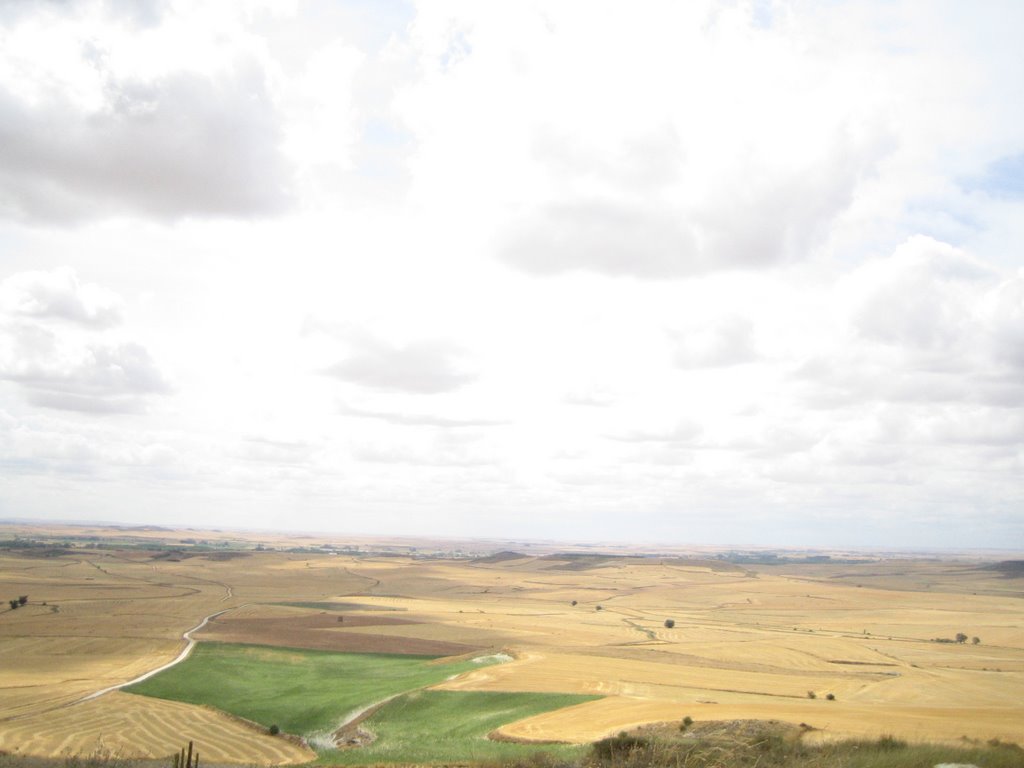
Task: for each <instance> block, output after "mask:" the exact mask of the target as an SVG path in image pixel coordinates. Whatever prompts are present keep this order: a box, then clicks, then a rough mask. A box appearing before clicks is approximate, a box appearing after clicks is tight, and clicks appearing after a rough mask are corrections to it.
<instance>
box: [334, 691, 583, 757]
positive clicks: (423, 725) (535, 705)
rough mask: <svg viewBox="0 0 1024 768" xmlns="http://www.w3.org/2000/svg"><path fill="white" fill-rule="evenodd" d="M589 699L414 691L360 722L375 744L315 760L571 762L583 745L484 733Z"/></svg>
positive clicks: (517, 694)
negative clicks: (538, 758)
mask: <svg viewBox="0 0 1024 768" xmlns="http://www.w3.org/2000/svg"><path fill="white" fill-rule="evenodd" d="M595 698H598V697H596V696H576V695H571V694H558V693H483V692H457V691H417V692H415V693H409V694H406V695H404V696H400V697H398V698H397V699H395V700H393V701H390V702H388V703H387V704H385V705H384V706H383V707H381V708H380V709H379V710H378V711H377V712H375V713H374V715H373V716H372V717H371V718H369V719H368V720H366V721H364V722H363V723H362V726H363V727H364V728H366V729H367V730H369V731H371V732H372V733H373V734H374V735H376V737H377V740H376V741H375V742H373V743H372V744H370V745H368V746H365V747H359V748H355V749H343V750H327V751H324V752H323V753H321V756H320V759H319V761H318V762H320V763H326V764H330V765H356V764H363V763H406V764H409V763H447V762H452V761H455V762H476V761H491V760H506V759H515V758H523V757H525V756H527V755H529V754H532V753H535V752H539V751H543V752H548V753H552V754H554V755H555V756H557V757H559V758H561V759H565V760H571V759H572V758H574V757H578V756H580V755H582V753H583V751H584V750H585V749H586V748H585V747H576V746H568V745H544V746H527V745H522V744H510V743H506V742H499V741H491V740H489V739H488V738H487V734H488V733H490V732H491V731H492V730H494V729H495V728H497V727H498V726H500V725H504V724H506V723H511V722H514V721H516V720H521V719H522V718H524V717H530V716H531V715H537V714H540V713H541V712H548V711H550V710H553V709H561V708H562V707H569V706H572V705H573V704H580V703H582V702H584V701H591V700H593V699H595Z"/></svg>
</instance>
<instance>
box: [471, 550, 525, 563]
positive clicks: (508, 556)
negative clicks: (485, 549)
mask: <svg viewBox="0 0 1024 768" xmlns="http://www.w3.org/2000/svg"><path fill="white" fill-rule="evenodd" d="M527 557H529V555H524V554H522V553H521V552H509V551H505V552H495V553H494V554H493V555H488V556H487V557H477V558H474V559H473V560H471V561H470V562H473V563H504V562H506V561H507V560H525V559H526V558H527Z"/></svg>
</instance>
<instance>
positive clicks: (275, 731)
mask: <svg viewBox="0 0 1024 768" xmlns="http://www.w3.org/2000/svg"><path fill="white" fill-rule="evenodd" d="M267 732H268V733H269V734H270V735H271V736H277V734H279V733H280V732H281V729H280V728H279V727H278V725H277V723H274V724H273V725H272V726H270V728H268V729H267Z"/></svg>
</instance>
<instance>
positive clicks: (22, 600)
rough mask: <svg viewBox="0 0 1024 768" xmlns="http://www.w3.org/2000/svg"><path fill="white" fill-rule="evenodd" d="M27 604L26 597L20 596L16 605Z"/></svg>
mask: <svg viewBox="0 0 1024 768" xmlns="http://www.w3.org/2000/svg"><path fill="white" fill-rule="evenodd" d="M27 602H28V595H22V596H21V597H19V598H18V605H24V604H25V603H27Z"/></svg>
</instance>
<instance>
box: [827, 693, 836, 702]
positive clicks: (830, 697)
mask: <svg viewBox="0 0 1024 768" xmlns="http://www.w3.org/2000/svg"><path fill="white" fill-rule="evenodd" d="M825 698H826V699H828V700H829V701H835V700H836V695H835V694H834V693H826V694H825Z"/></svg>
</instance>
